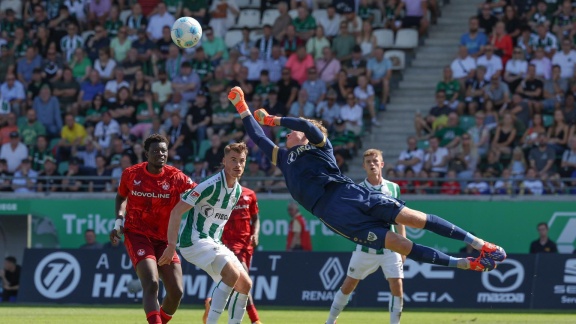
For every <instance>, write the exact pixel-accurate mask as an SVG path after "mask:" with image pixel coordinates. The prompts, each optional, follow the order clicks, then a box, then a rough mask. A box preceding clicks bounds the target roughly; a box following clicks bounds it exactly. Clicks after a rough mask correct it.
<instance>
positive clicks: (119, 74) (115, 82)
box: [104, 66, 130, 102]
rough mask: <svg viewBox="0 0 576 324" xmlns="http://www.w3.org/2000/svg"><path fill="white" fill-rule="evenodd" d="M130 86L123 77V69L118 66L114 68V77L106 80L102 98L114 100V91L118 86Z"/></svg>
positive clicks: (115, 91) (116, 90)
mask: <svg viewBox="0 0 576 324" xmlns="http://www.w3.org/2000/svg"><path fill="white" fill-rule="evenodd" d="M124 87H125V88H130V83H128V81H126V80H125V79H124V69H123V68H122V67H120V66H116V67H115V68H114V79H112V80H110V81H108V82H106V86H105V87H104V98H105V99H106V100H108V101H109V102H116V93H117V92H118V89H120V88H124Z"/></svg>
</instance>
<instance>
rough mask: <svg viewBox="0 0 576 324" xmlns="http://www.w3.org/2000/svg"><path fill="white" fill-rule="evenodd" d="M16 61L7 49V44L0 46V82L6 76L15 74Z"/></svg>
mask: <svg viewBox="0 0 576 324" xmlns="http://www.w3.org/2000/svg"><path fill="white" fill-rule="evenodd" d="M15 67H16V60H15V57H14V55H12V53H11V51H10V50H9V49H8V45H7V44H0V80H5V79H6V75H7V74H8V73H9V72H10V73H14V72H15Z"/></svg>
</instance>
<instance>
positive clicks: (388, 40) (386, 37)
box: [372, 29, 394, 48]
mask: <svg viewBox="0 0 576 324" xmlns="http://www.w3.org/2000/svg"><path fill="white" fill-rule="evenodd" d="M372 35H374V37H376V45H378V46H379V47H383V48H391V47H392V46H393V45H394V33H393V32H392V31H391V30H390V29H376V30H375V31H373V32H372Z"/></svg>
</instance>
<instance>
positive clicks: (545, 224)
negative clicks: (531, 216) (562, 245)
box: [536, 222, 548, 229]
mask: <svg viewBox="0 0 576 324" xmlns="http://www.w3.org/2000/svg"><path fill="white" fill-rule="evenodd" d="M540 226H544V227H546V229H548V223H546V222H540V223H538V226H536V228H539V227H540Z"/></svg>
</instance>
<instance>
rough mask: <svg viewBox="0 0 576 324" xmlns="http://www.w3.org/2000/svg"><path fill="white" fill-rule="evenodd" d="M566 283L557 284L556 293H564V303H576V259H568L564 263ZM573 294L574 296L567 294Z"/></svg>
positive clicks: (561, 301)
mask: <svg viewBox="0 0 576 324" xmlns="http://www.w3.org/2000/svg"><path fill="white" fill-rule="evenodd" d="M564 283H565V284H566V285H555V286H554V294H556V295H563V296H562V297H561V298H560V303H562V304H576V296H575V295H576V285H570V284H576V259H568V260H566V263H565V265H564ZM566 295H572V296H566Z"/></svg>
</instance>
